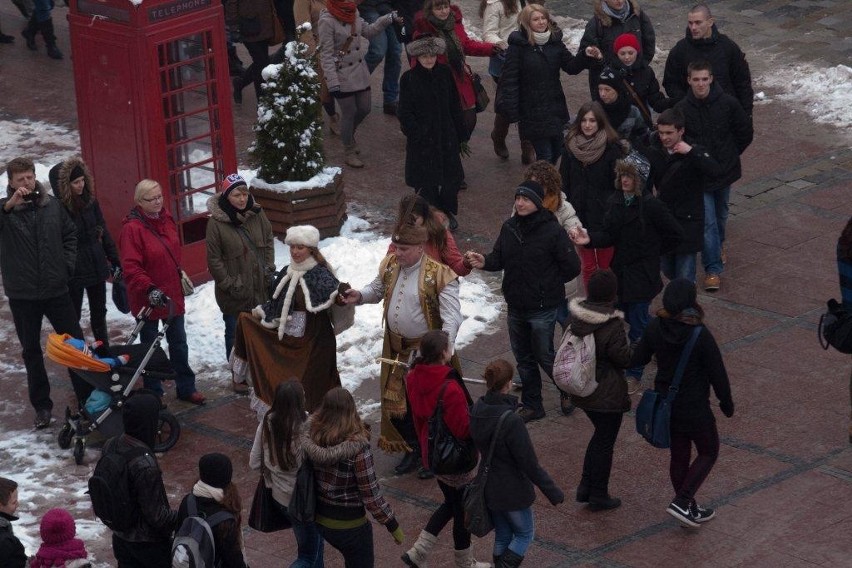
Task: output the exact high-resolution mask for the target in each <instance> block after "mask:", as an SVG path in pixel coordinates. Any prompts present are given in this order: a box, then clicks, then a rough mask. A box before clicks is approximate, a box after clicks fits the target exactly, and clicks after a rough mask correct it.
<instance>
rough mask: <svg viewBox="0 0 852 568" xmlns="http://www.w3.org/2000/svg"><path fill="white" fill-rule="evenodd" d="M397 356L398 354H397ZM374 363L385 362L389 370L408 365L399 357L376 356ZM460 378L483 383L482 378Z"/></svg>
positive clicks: (406, 367)
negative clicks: (389, 367)
mask: <svg viewBox="0 0 852 568" xmlns="http://www.w3.org/2000/svg"><path fill="white" fill-rule="evenodd" d="M397 357H399V356H397ZM376 363H385V364H386V365H390V366H391V372H393V371H395V370H396V368H397V367H403V368H404V369H406V370H407V369H408V368H409V365H408V364H407V363H403V362H402V361H400V360H399V359H388V358H387V357H376ZM462 380H463V381H465V382H467V383H474V384H477V385H484V384H485V380H484V379H471V378H468V377H462Z"/></svg>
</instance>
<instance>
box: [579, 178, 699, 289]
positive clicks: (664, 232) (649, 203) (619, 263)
mask: <svg viewBox="0 0 852 568" xmlns="http://www.w3.org/2000/svg"><path fill="white" fill-rule="evenodd" d="M589 237H591V243H589V246H591V247H594V248H606V247H611V246H614V247H615V256H613V258H612V264H611V266H610V268H611V269H612V271H613V272H614V273H615V275H616V277H617V278H618V301H619V302H650V301H651V300H653V299H654V297H655V296H656V295H657V294H659V293H660V290H662V289H663V281H662V279H661V278H660V256H661V255H663V254H667V253H669V252H672V251H673V250H675V248H676V247H677V246H678V245H679V244H680V242H681V241H682V240H683V228H682V227H681V226H680V223H678V222H677V220H675V218H674V216H673V215H672V214H671V212H670V211H669V208H668V207H666V204H665V203H663V202H662V201H660V200H659V199H657V198H655V197H653V196H651V195H645V196H642V197H638V196H637V197H635V199H634V200H633V202H632V203H631V204H630V205H627V204H626V203H625V201H624V197H623V195H614V196H613V197H612V200H611V202H610V208H609V212H608V213H607V215H606V218H605V220H604V228H603V230H601V231H594V232H590V233H589Z"/></svg>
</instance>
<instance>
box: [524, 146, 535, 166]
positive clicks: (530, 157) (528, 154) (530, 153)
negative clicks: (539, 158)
mask: <svg viewBox="0 0 852 568" xmlns="http://www.w3.org/2000/svg"><path fill="white" fill-rule="evenodd" d="M533 162H535V148H534V147H533V145H532V142H530V141H529V140H521V163H522V164H524V165H525V166H528V165H529V164H532V163H533Z"/></svg>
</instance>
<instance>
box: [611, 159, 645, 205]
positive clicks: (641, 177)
mask: <svg viewBox="0 0 852 568" xmlns="http://www.w3.org/2000/svg"><path fill="white" fill-rule="evenodd" d="M649 173H651V166H650V164H648V163H646V162H642V161H641V160H639V159H638V158H637V157H636V156H633V155H632V154H631V155H629V156H626V157H625V158H623V159H621V160H616V162H615V188H616V189H618V190H620V189H621V176H623V175H625V174H627V175H630V176H633V178H634V179H635V180H636V184H635V187H634V188H633V191H634V192H635V193H636V195H642V190H643V189H644V187H645V183H646V182H647V181H648V174H649Z"/></svg>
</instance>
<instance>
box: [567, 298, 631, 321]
mask: <svg viewBox="0 0 852 568" xmlns="http://www.w3.org/2000/svg"><path fill="white" fill-rule="evenodd" d="M585 300H586V299H585V298H574V299H572V300H571V303H569V304H568V310H569V311H570V312H571V315H572V316H574V317H576V318H577V319H580V320H583V321H584V322H586V323H591V324H601V323H605V322H607V321H609V320H611V319H615V318H621V319H624V312H622V311H620V310H616V309H613V310H612V311H611V312H609V313H602V312H599V311H596V310H590V309H589V308H587V307H585V306H582V305H580V302H583V301H585Z"/></svg>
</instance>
